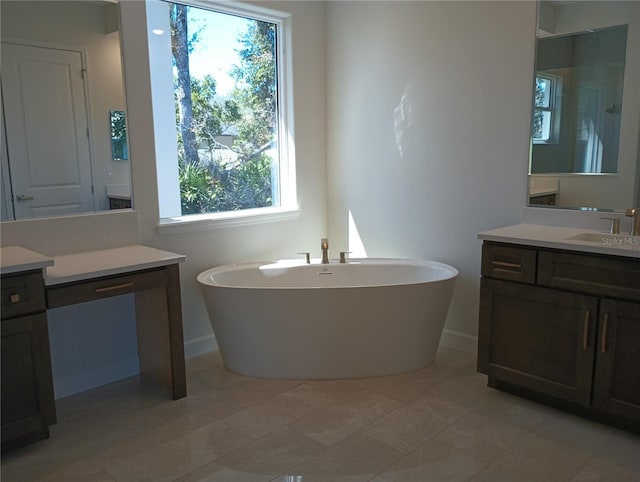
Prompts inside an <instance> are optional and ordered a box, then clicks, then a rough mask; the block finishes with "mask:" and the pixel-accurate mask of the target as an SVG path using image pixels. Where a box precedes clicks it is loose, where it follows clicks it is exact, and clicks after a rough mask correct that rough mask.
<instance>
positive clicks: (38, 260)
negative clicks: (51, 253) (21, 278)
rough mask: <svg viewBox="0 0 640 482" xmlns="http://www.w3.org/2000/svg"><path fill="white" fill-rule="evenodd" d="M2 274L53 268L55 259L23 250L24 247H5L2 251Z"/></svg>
mask: <svg viewBox="0 0 640 482" xmlns="http://www.w3.org/2000/svg"><path fill="white" fill-rule="evenodd" d="M0 253H1V254H0V258H1V260H2V261H1V262H0V273H1V274H8V273H19V272H21V271H30V270H34V269H42V268H45V267H47V266H53V258H50V257H47V256H43V255H42V254H40V253H36V252H35V251H31V250H30V249H26V248H23V247H22V246H5V247H3V248H2V249H0Z"/></svg>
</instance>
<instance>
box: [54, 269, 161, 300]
mask: <svg viewBox="0 0 640 482" xmlns="http://www.w3.org/2000/svg"><path fill="white" fill-rule="evenodd" d="M167 284H168V277H167V270H166V269H165V268H158V269H153V270H148V271H139V272H136V273H127V274H125V275H117V276H107V277H104V278H96V279H92V280H86V281H78V282H74V283H69V284H64V285H60V286H51V287H48V288H47V306H48V307H49V308H58V307H60V306H67V305H74V304H76V303H84V302H85V301H93V300H100V299H103V298H109V297H111V296H118V295H124V294H127V293H135V292H136V291H142V290H148V289H152V288H161V287H165V286H167Z"/></svg>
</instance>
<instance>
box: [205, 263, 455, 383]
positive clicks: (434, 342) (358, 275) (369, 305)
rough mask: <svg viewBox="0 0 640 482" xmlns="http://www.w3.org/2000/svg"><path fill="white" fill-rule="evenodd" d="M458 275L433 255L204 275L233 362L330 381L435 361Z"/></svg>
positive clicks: (228, 361)
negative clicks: (429, 259)
mask: <svg viewBox="0 0 640 482" xmlns="http://www.w3.org/2000/svg"><path fill="white" fill-rule="evenodd" d="M457 276H458V271H457V270H456V269H455V268H453V267H451V266H448V265H446V264H442V263H437V262H434V261H422V260H410V259H376V258H365V259H351V260H349V262H348V263H347V264H339V263H337V262H336V263H333V262H332V263H331V264H328V265H327V264H304V262H301V261H299V260H284V261H278V262H266V263H250V264H236V265H226V266H220V267H217V268H212V269H208V270H206V271H203V272H202V273H200V274H199V275H198V277H197V279H198V282H199V283H200V285H201V288H202V292H203V295H204V299H205V302H206V306H207V312H208V314H209V319H210V320H211V326H212V328H213V332H214V334H215V337H216V340H217V342H218V346H219V348H220V352H221V354H222V358H223V360H224V363H225V366H226V367H227V368H229V369H230V370H232V371H235V372H237V373H240V374H243V375H249V376H254V377H265V378H290V379H293V378H299V379H326V378H350V377H370V376H379V375H390V374H395V373H402V372H408V371H412V370H417V369H419V368H422V367H425V366H427V365H429V364H431V363H432V362H433V361H434V360H435V356H436V350H437V348H438V344H439V342H440V337H441V335H442V329H443V326H444V322H445V318H446V316H447V310H448V308H449V303H450V300H451V295H452V292H453V286H454V284H455V280H456V277H457Z"/></svg>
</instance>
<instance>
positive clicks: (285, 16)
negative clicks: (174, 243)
mask: <svg viewBox="0 0 640 482" xmlns="http://www.w3.org/2000/svg"><path fill="white" fill-rule="evenodd" d="M159 1H161V2H162V3H180V4H183V5H187V6H189V7H195V8H202V9H205V10H210V11H212V12H217V13H221V14H227V15H236V16H241V17H244V18H249V19H254V20H261V21H266V22H269V23H273V24H275V25H276V39H277V41H276V76H277V77H276V106H277V122H278V126H277V139H278V171H279V176H278V178H279V183H278V186H277V189H274V193H276V194H277V197H278V198H279V201H280V202H279V205H278V206H267V207H260V208H251V209H240V210H236V211H219V212H212V213H202V214H187V215H179V216H171V215H169V216H163V215H162V212H161V210H162V209H161V206H160V205H161V201H160V197H159V196H160V189H159V190H158V205H159V208H160V209H159V221H158V223H157V230H158V232H159V233H160V234H163V233H166V234H170V233H174V232H187V231H202V230H209V229H220V228H227V227H234V226H243V225H250V224H261V223H268V222H276V221H284V220H289V219H295V218H297V217H298V216H299V213H300V207H299V205H298V199H297V189H296V186H297V183H296V157H295V143H294V120H293V76H292V59H291V55H290V52H291V14H290V13H287V12H282V11H277V10H272V9H269V8H265V7H262V6H258V5H253V4H245V3H239V2H235V1H225V2H220V1H209V0H177V1H172V0H159ZM171 102H173V99H171ZM177 164H178V163H177V156H176V159H175V165H176V179H175V181H176V183H178V178H177ZM158 168H160V166H158ZM178 189H179V186H178ZM178 208H179V206H178Z"/></svg>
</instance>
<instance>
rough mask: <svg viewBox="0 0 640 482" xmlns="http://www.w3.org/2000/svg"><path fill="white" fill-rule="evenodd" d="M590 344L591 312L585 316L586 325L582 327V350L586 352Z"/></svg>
mask: <svg viewBox="0 0 640 482" xmlns="http://www.w3.org/2000/svg"><path fill="white" fill-rule="evenodd" d="M588 342H589V310H587V311H586V313H585V314H584V325H583V327H582V349H583V350H586V349H587V347H588Z"/></svg>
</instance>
